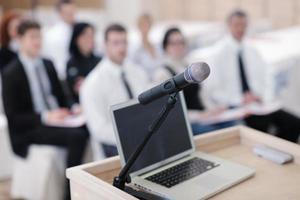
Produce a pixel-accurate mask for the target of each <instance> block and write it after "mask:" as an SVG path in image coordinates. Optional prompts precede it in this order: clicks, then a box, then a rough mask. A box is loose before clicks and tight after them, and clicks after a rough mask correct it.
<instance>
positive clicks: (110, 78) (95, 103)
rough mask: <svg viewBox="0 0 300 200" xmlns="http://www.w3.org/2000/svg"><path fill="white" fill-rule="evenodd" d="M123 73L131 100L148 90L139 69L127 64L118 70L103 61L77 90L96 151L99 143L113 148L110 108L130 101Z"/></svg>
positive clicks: (107, 61) (142, 72) (144, 76)
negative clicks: (130, 93)
mask: <svg viewBox="0 0 300 200" xmlns="http://www.w3.org/2000/svg"><path fill="white" fill-rule="evenodd" d="M122 70H123V71H124V72H125V76H126V78H127V81H128V84H129V86H130V89H131V91H132V93H133V96H134V97H137V96H138V95H139V94H140V93H141V92H143V91H144V90H145V89H147V88H148V87H149V85H148V80H147V76H146V74H145V73H144V71H143V70H142V69H140V68H139V67H137V66H135V65H133V64H131V63H128V62H125V63H124V64H123V65H122V66H120V65H117V64H115V63H113V62H112V61H111V60H109V59H108V58H104V59H103V60H102V61H101V62H100V63H99V64H98V65H97V66H96V67H95V69H94V70H93V71H92V72H91V73H90V74H89V75H88V76H87V78H86V79H85V81H84V83H83V85H82V87H81V89H80V102H81V105H82V109H83V113H84V115H85V117H86V119H87V126H88V128H89V131H90V133H91V135H92V139H93V140H96V142H98V144H99V149H100V143H106V144H110V145H115V144H116V139H115V136H114V132H113V126H112V121H111V117H110V112H109V109H110V106H111V105H115V104H118V103H122V102H126V101H128V100H129V97H128V93H127V90H126V88H125V86H124V84H123V82H122V80H121V73H122ZM99 149H98V151H99ZM95 153H96V155H97V152H95Z"/></svg>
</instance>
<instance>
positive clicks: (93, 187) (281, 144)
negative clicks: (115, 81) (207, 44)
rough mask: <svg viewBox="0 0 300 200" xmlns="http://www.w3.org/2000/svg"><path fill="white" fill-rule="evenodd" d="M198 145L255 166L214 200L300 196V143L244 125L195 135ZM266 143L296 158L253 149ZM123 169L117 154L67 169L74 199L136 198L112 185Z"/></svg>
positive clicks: (229, 158) (203, 149) (237, 161)
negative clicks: (285, 160)
mask: <svg viewBox="0 0 300 200" xmlns="http://www.w3.org/2000/svg"><path fill="white" fill-rule="evenodd" d="M194 141H195V146H196V149H197V150H199V151H203V152H206V153H210V154H212V155H215V156H218V157H221V158H223V159H226V160H230V161H234V162H236V163H240V164H242V165H246V166H249V167H251V168H254V169H255V170H256V174H255V176H254V177H252V178H250V179H248V180H245V181H244V182H242V183H239V184H237V185H235V186H233V187H232V188H229V189H227V190H225V191H223V192H221V193H219V194H216V195H215V196H213V197H212V198H210V199H212V200H232V199H243V200H253V199H272V200H282V199H291V200H292V199H294V200H296V199H299V197H300V190H299V185H300V146H299V145H298V144H294V143H291V142H288V141H285V140H282V139H279V138H276V137H274V136H272V135H269V134H265V133H262V132H259V131H256V130H254V129H250V128H247V127H244V126H236V127H232V128H228V129H223V130H219V131H215V132H210V133H207V134H203V135H199V136H195V137H194ZM257 145H265V146H269V147H273V148H276V149H278V150H282V151H285V152H287V153H289V154H291V155H293V157H294V160H293V162H291V163H289V164H285V165H278V164H275V163H273V162H271V161H269V160H265V159H263V158H261V157H258V156H256V155H255V154H254V153H253V147H254V146H257ZM119 171H120V159H119V157H118V156H116V157H112V158H108V159H105V160H102V161H97V162H93V163H89V164H84V165H81V166H77V167H73V168H69V169H67V177H68V178H69V179H70V186H71V196H72V200H102V199H103V200H104V199H105V200H137V199H136V198H135V197H133V196H130V195H129V194H127V193H125V192H123V191H121V190H119V189H117V188H115V187H113V186H112V185H111V184H112V180H113V177H114V176H116V175H117V174H118V173H119Z"/></svg>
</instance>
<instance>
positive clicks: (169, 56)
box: [154, 28, 236, 135]
mask: <svg viewBox="0 0 300 200" xmlns="http://www.w3.org/2000/svg"><path fill="white" fill-rule="evenodd" d="M163 49H164V53H165V58H164V66H163V67H162V68H160V69H158V70H157V71H156V72H155V76H154V80H155V82H162V81H164V80H166V79H168V78H170V77H172V76H175V75H176V74H179V73H182V72H183V71H184V70H185V69H186V67H187V65H188V63H187V61H186V60H185V56H186V53H187V52H186V51H187V45H186V41H185V38H184V36H183V34H182V33H181V31H180V30H179V29H178V28H170V29H168V30H167V32H166V33H165V36H164V38H163ZM183 93H184V97H185V101H186V105H187V109H188V116H189V120H190V122H191V125H192V129H193V133H194V134H195V135H196V134H200V133H204V132H208V131H213V130H217V129H220V128H225V127H229V126H232V125H235V124H236V122H223V123H218V124H211V125H205V124H204V122H205V121H207V119H209V118H213V117H215V116H217V115H219V114H221V113H222V112H224V111H225V110H226V109H225V108H223V107H219V108H215V109H213V110H205V107H204V104H203V102H202V98H201V94H200V93H201V87H200V85H199V84H191V85H190V86H188V87H186V88H185V89H184V90H183Z"/></svg>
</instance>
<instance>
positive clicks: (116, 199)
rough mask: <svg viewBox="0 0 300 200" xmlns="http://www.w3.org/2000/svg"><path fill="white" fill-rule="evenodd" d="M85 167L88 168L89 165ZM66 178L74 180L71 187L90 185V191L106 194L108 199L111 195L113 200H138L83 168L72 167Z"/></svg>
mask: <svg viewBox="0 0 300 200" xmlns="http://www.w3.org/2000/svg"><path fill="white" fill-rule="evenodd" d="M116 157H117V156H116ZM115 159H117V158H115ZM109 160H110V159H109ZM91 164H94V163H91ZM102 164H103V163H102ZM85 166H88V164H87V165H85ZM92 166H94V165H92ZM66 176H67V178H69V179H70V180H71V179H72V182H71V186H72V184H74V185H76V184H78V185H88V186H89V187H88V188H89V190H92V191H93V192H94V193H97V194H98V195H103V194H105V195H106V199H107V195H109V197H110V199H111V200H138V199H137V198H135V197H133V196H131V195H129V194H127V193H126V192H123V191H122V190H119V189H117V188H115V187H113V186H112V185H110V184H109V183H107V182H105V181H103V180H101V179H99V178H98V177H96V176H94V175H92V174H91V173H89V172H87V171H84V170H83V169H82V168H81V167H72V168H69V169H67V172H66ZM71 190H72V187H71ZM71 192H72V191H71ZM72 195H76V194H73V192H72ZM72 199H73V197H72Z"/></svg>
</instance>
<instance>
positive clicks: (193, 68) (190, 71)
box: [184, 62, 210, 83]
mask: <svg viewBox="0 0 300 200" xmlns="http://www.w3.org/2000/svg"><path fill="white" fill-rule="evenodd" d="M209 74H210V68H209V66H208V64H206V63H205V62H197V63H193V64H191V65H189V66H188V67H187V69H186V70H185V71H184V78H185V80H186V81H187V82H189V83H200V82H202V81H203V80H205V79H206V78H207V77H208V76H209Z"/></svg>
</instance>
